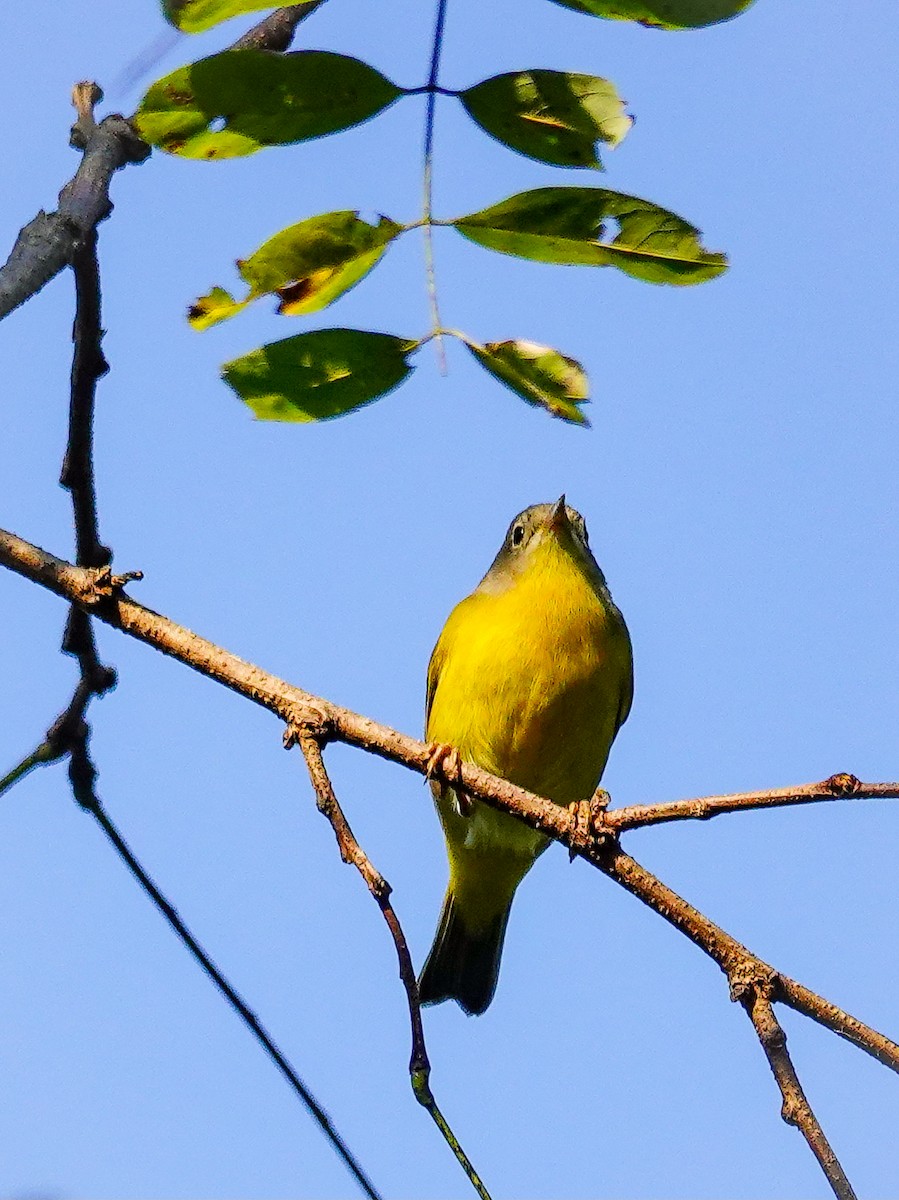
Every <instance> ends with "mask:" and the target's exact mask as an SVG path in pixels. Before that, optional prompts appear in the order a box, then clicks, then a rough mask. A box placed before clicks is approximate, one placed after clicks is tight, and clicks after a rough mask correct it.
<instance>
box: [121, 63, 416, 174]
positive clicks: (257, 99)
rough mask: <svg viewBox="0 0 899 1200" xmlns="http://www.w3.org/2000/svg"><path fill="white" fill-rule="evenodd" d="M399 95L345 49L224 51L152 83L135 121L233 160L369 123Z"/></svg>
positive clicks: (192, 152)
mask: <svg viewBox="0 0 899 1200" xmlns="http://www.w3.org/2000/svg"><path fill="white" fill-rule="evenodd" d="M400 94H401V92H400V89H399V88H398V87H397V86H396V85H395V84H393V83H391V82H390V80H389V79H387V78H385V76H383V75H382V74H381V73H380V72H379V71H376V70H375V69H374V67H370V66H368V65H367V64H366V63H363V62H360V61H359V60H358V59H356V58H347V57H346V56H345V55H343V54H331V53H329V52H327V51H325V50H298V51H296V52H294V53H291V54H277V53H275V52H274V51H270V50H226V51H224V52H223V53H222V54H214V55H212V57H211V58H202V59H200V61H199V62H195V63H191V64H189V65H188V66H186V67H179V69H178V70H177V71H173V72H172V73H171V74H170V75H166V76H165V77H164V78H163V79H159V80H157V81H156V83H154V84H153V85H152V86H151V87H150V88H149V90H148V91H147V93H146V95H145V96H144V98H143V100H141V102H140V106H139V107H138V110H137V113H136V115H135V122H136V124H137V128H138V130H139V132H140V135H141V137H142V138H144V139H145V140H146V141H148V142H151V143H152V144H153V145H154V146H160V147H161V148H162V149H163V150H167V151H168V152H169V153H170V154H179V155H181V156H182V157H183V158H203V159H218V158H234V157H236V156H238V155H242V154H253V153H254V152H255V151H256V150H259V149H261V148H262V147H263V146H282V145H286V144H287V143H289V142H302V141H306V140H307V139H308V138H316V137H323V136H324V135H325V134H327V133H336V132H337V131H338V130H340V129H348V128H349V127H350V126H351V125H358V124H359V123H360V122H361V121H367V120H368V119H369V117H373V116H374V115H375V114H376V113H379V112H381V111H382V109H385V108H386V107H387V106H388V104H392V103H393V101H394V100H396V98H397V97H398V96H399V95H400Z"/></svg>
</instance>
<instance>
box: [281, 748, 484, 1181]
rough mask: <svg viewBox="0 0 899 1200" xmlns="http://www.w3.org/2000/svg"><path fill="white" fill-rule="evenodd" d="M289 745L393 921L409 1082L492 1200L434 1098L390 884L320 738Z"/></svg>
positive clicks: (343, 850) (348, 858)
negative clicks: (296, 749) (408, 1043)
mask: <svg viewBox="0 0 899 1200" xmlns="http://www.w3.org/2000/svg"><path fill="white" fill-rule="evenodd" d="M284 742H285V745H286V746H291V745H293V744H294V743H299V746H300V749H301V750H302V751H303V757H304V758H305V759H306V766H307V767H308V769H309V778H310V779H311V780H312V786H313V788H314V789H315V795H316V798H317V801H318V810H319V812H320V813H322V815H323V816H325V817H327V819H328V820H329V821H330V823H331V828H332V829H333V830H334V836H335V837H336V838H337V845H338V847H339V849H340V857H341V858H342V859H343V861H344V862H345V863H349V864H352V866H354V867H355V868H356V870H357V871H358V872H359V874H360V875H361V876H362V878H363V879H364V880H365V885H366V887H367V888H368V890H369V891H370V892H371V894H372V896H373V897H374V899H375V901H376V903H377V905H378V907H379V908H380V910H381V913H382V915H383V917H384V920H385V921H386V922H387V928H388V929H389V930H390V936H391V937H392V938H393V944H394V946H395V948H396V956H397V960H398V961H399V968H400V979H401V980H402V983H403V987H404V988H405V991H406V1001H407V1003H408V1005H409V1021H410V1023H411V1026H412V1055H411V1058H410V1060H409V1078H410V1080H411V1082H412V1091H413V1092H414V1093H415V1099H416V1100H417V1101H418V1103H419V1104H420V1105H421V1106H422V1107H423V1108H426V1109H427V1111H428V1112H429V1113H430V1115H431V1118H432V1119H433V1121H434V1124H435V1125H436V1126H437V1128H438V1129H439V1130H440V1132H441V1134H442V1135H443V1137H444V1140H445V1141H446V1142H447V1144H448V1145H449V1148H450V1149H451V1150H452V1152H453V1154H455V1156H456V1159H457V1161H458V1162H459V1164H460V1166H461V1167H462V1170H463V1171H464V1172H465V1174H466V1175H467V1176H468V1179H469V1181H470V1182H471V1185H472V1187H473V1188H474V1189H475V1191H476V1192H477V1193H478V1195H479V1196H480V1197H481V1200H490V1193H489V1192H488V1191H487V1189H486V1188H485V1187H484V1184H483V1183H482V1182H481V1179H480V1176H479V1175H478V1173H477V1171H476V1170H475V1169H474V1167H473V1165H472V1163H471V1161H470V1159H469V1157H468V1155H467V1154H466V1153H465V1151H464V1150H463V1149H462V1147H461V1145H460V1144H459V1141H458V1139H457V1138H456V1135H455V1134H454V1133H453V1131H452V1129H450V1127H449V1125H448V1124H447V1121H446V1118H445V1117H444V1115H443V1113H442V1112H441V1111H440V1108H439V1107H438V1105H437V1101H436V1100H435V1099H434V1093H433V1092H432V1091H431V1085H430V1077H431V1064H430V1062H429V1061H428V1052H427V1049H426V1047H425V1034H424V1029H423V1027H422V1023H421V1004H420V1002H419V999H418V981H417V980H416V978H415V968H414V967H413V966H412V955H411V954H410V953H409V945H408V943H407V942H406V935H405V933H403V927H402V926H401V925H400V922H399V918H398V917H397V915H396V912H395V911H394V908H393V905H392V904H391V903H390V892H391V888H390V884H389V883H388V882H387V880H386V879H385V878H384V876H383V875H381V874H380V872H379V871H377V870H376V869H375V867H374V866H373V865H372V862H371V860H370V859H369V857H368V855H367V854H366V853H365V851H364V850H363V849H362V847H361V846H360V845H359V843H358V842H357V841H356V837H355V835H354V833H353V831H352V829H351V828H350V823H349V821H347V819H346V817H345V816H344V813H343V809H342V808H341V807H340V802H339V801H338V799H337V796H336V795H335V794H334V788H333V786H332V784H331V779H330V776H329V775H328V771H327V768H326V767H325V764H324V760H323V759H322V752H321V746H320V745H319V743H318V739H317V738H316V737H315V735H314V734H312V733H310V732H309V730H308V729H302V728H300V729H297V730H293V729H290V730H288V732H287V734H286V735H285V739H284Z"/></svg>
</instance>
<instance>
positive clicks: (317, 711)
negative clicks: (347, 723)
mask: <svg viewBox="0 0 899 1200" xmlns="http://www.w3.org/2000/svg"><path fill="white" fill-rule="evenodd" d="M331 724H332V723H331V717H330V714H329V713H328V711H327V710H326V709H324V708H319V707H318V706H317V705H314V704H309V705H305V706H304V707H303V708H295V709H293V710H292V711H291V713H290V715H289V716H288V718H287V723H286V725H285V727H284V738H283V742H284V749H285V750H292V749H293V747H294V746H300V745H302V742H303V739H304V738H311V739H312V740H313V741H314V742H315V743H316V744H317V746H318V748H319V749H320V750H321V748H322V747H323V746H326V745H327V744H328V742H329V741H330V738H331Z"/></svg>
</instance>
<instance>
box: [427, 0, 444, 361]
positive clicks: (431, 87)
mask: <svg viewBox="0 0 899 1200" xmlns="http://www.w3.org/2000/svg"><path fill="white" fill-rule="evenodd" d="M446 8H447V0H437V18H436V20H435V22H434V39H433V42H432V44H431V69H430V72H429V74H428V82H427V85H426V86H425V88H424V89H423V90H424V91H426V92H427V96H428V99H427V105H426V108H425V138H424V167H423V170H422V205H421V224H422V230H423V233H424V243H425V247H424V248H425V280H426V283H427V289H428V304H429V307H430V310H431V328H432V331H433V333H434V334H435V336H436V340H437V354H438V360H439V363H440V370H441V372H442V374H444V375H445V374H446V352H445V350H444V348H443V339H442V338H441V336H440V329H441V321H440V306H439V304H438V300H437V276H436V272H435V270H434V237H433V229H432V226H433V221H432V219H431V212H432V204H433V198H434V112H435V109H436V106H437V92H438V84H437V76H438V73H439V71H440V54H441V51H442V50H443V31H444V27H445V25H446Z"/></svg>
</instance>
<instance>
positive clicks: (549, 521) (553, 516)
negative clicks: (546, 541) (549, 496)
mask: <svg viewBox="0 0 899 1200" xmlns="http://www.w3.org/2000/svg"><path fill="white" fill-rule="evenodd" d="M546 528H547V529H551V530H552V532H553V533H561V532H562V530H563V529H567V528H568V511H567V509H566V508H565V494H564V492H563V493H562V495H561V496H560V497H559V499H558V500H557V501H556V502H555V504H554V505H553V506H552V508H551V509H550V510H549V512H548V513H547V516H546Z"/></svg>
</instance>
